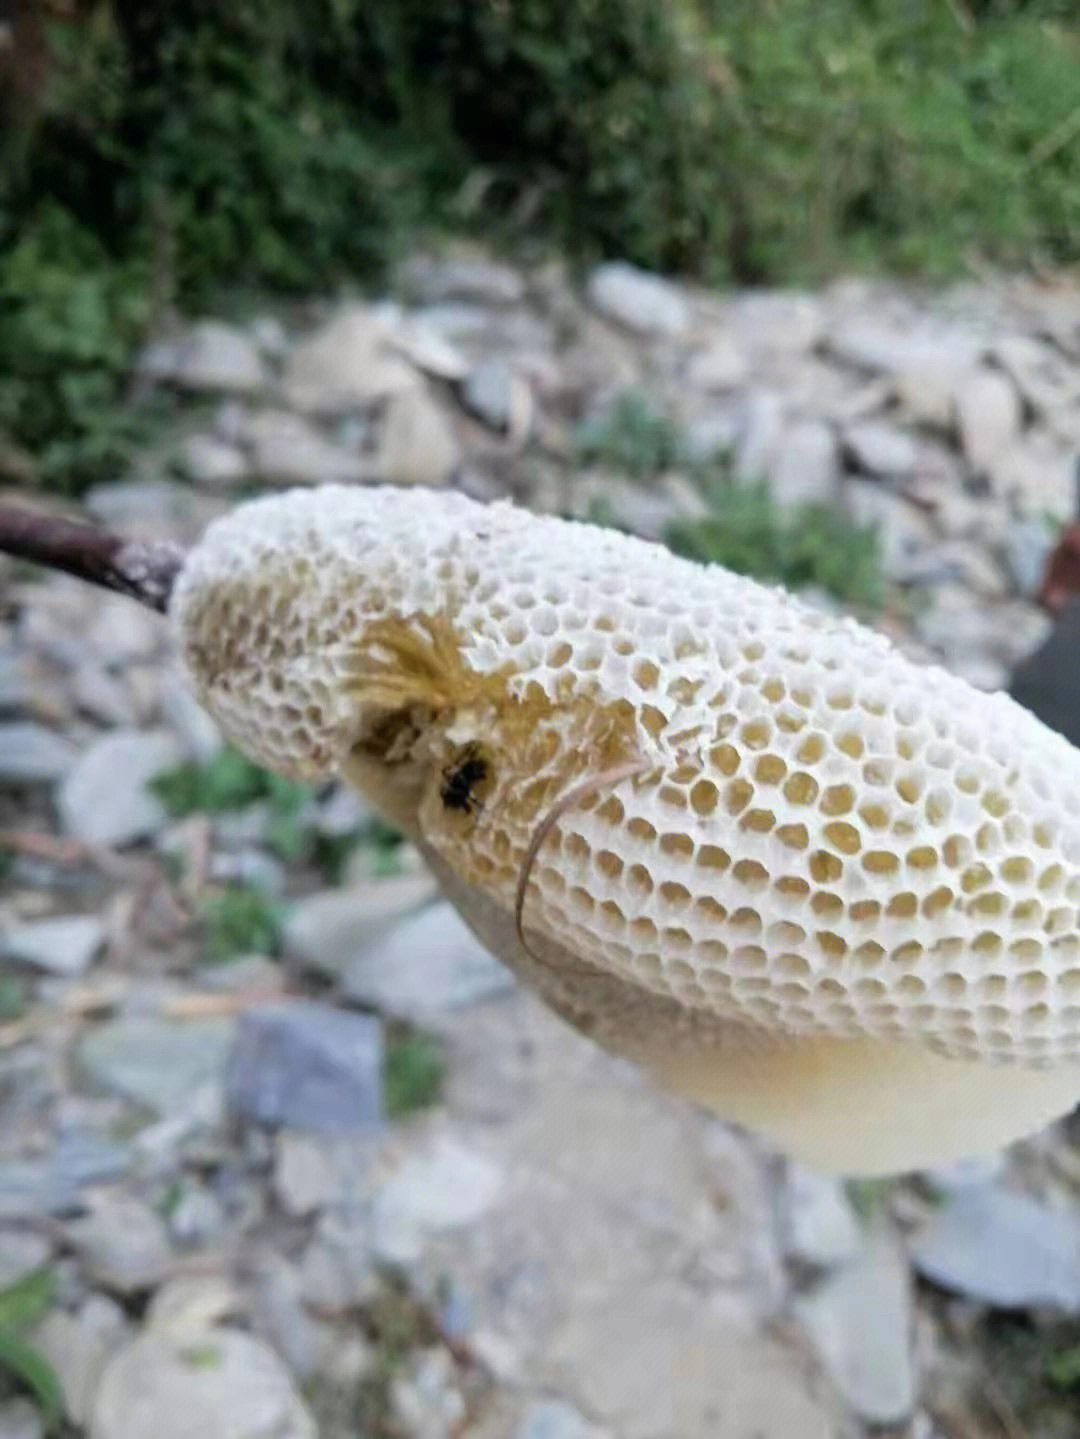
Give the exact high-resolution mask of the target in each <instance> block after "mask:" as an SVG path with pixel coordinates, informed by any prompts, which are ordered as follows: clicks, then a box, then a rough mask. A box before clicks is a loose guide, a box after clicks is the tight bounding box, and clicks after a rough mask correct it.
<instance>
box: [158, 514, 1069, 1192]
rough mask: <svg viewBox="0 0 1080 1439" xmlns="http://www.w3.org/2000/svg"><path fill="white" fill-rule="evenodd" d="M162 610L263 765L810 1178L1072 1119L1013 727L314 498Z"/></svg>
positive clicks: (608, 553)
mask: <svg viewBox="0 0 1080 1439" xmlns="http://www.w3.org/2000/svg"><path fill="white" fill-rule="evenodd" d="M171 608H172V614H173V617H174V620H175V624H176V627H177V631H178V634H179V637H180V642H181V645H182V649H183V654H184V657H185V661H186V664H187V666H188V668H189V670H190V672H191V674H192V676H193V677H194V680H195V683H196V685H197V688H198V691H199V694H200V695H201V697H202V699H203V701H204V703H205V704H206V706H207V707H208V708H209V710H210V711H211V712H212V713H213V714H214V715H215V716H216V718H217V719H218V721H219V722H220V723H221V725H222V727H223V729H224V731H225V733H226V734H227V735H228V737H229V738H230V739H231V740H233V741H234V742H235V743H236V744H238V745H239V746H240V747H241V748H242V749H244V750H245V751H246V752H247V753H248V754H249V755H251V756H252V757H253V758H254V759H256V760H258V761H260V762H261V763H263V764H265V765H267V766H269V767H270V768H272V769H275V770H279V771H281V772H283V773H286V774H291V775H297V776H303V777H308V778H313V779H319V778H324V777H329V776H332V775H335V774H343V775H345V776H346V777H348V778H349V779H350V780H351V781H352V782H353V783H355V784H357V785H358V786H359V787H360V788H361V790H363V792H364V793H365V794H366V795H368V797H369V798H370V799H371V800H372V802H373V803H374V804H375V805H376V806H378V807H379V809H380V810H381V811H382V812H383V813H384V814H385V815H386V816H387V817H388V818H390V819H391V820H392V821H394V822H395V823H397V824H398V825H400V826H402V827H403V828H404V829H405V830H406V831H407V832H408V833H409V834H410V835H411V836H412V837H413V838H414V840H415V841H416V842H417V843H418V844H419V845H420V846H421V847H422V848H423V850H424V852H425V854H426V855H427V857H428V859H429V861H430V863H431V864H432V865H433V867H434V868H435V870H436V872H437V873H438V875H439V877H440V880H441V882H442V884H443V886H444V888H445V889H446V891H447V893H448V894H449V895H450V896H451V898H452V899H453V900H454V902H455V903H456V904H457V905H458V906H459V908H460V909H461V910H462V912H463V914H465V916H466V918H467V919H468V920H469V922H470V923H471V924H472V925H473V926H474V928H475V929H476V930H477V932H478V933H479V934H480V935H481V937H482V938H483V939H484V940H485V942H486V943H487V944H488V945H489V947H490V948H491V949H492V950H493V951H494V952H495V953H496V954H497V955H498V956H499V957H500V958H501V959H503V960H504V961H505V962H507V963H508V964H509V965H511V966H512V967H513V968H514V969H515V970H516V971H517V972H518V973H519V974H520V975H521V976H522V977H523V978H524V979H526V980H527V982H529V983H530V984H532V985H533V986H535V987H536V988H537V989H538V990H539V991H540V993H541V994H542V995H543V996H544V997H545V999H546V1000H547V1001H548V1002H549V1003H550V1004H551V1005H552V1006H553V1007H554V1008H556V1009H557V1010H558V1011H559V1012H560V1013H562V1014H563V1015H565V1016H566V1017H567V1018H568V1019H569V1020H570V1021H571V1022H572V1023H574V1024H576V1025H577V1026H578V1027H579V1028H581V1029H582V1030H584V1031H585V1032H587V1033H589V1034H590V1035H592V1036H593V1037H594V1038H595V1039H596V1040H598V1041H599V1042H600V1043H601V1044H604V1045H605V1046H607V1047H609V1048H611V1049H614V1050H616V1051H618V1052H620V1053H623V1054H626V1055H628V1056H630V1057H631V1058H633V1059H635V1060H637V1061H638V1062H640V1063H641V1064H643V1065H644V1066H645V1067H646V1068H648V1069H649V1070H651V1071H652V1072H653V1073H654V1074H655V1075H656V1076H657V1077H658V1078H659V1079H660V1080H661V1081H662V1082H664V1083H666V1084H667V1085H668V1086H669V1087H671V1088H673V1089H675V1090H677V1091H679V1092H681V1093H684V1094H687V1095H690V1096H692V1097H694V1098H696V1099H698V1100H701V1101H702V1102H704V1103H706V1104H708V1105H710V1106H711V1107H712V1108H714V1109H715V1110H716V1112H718V1113H719V1114H721V1115H723V1116H725V1117H728V1118H731V1119H734V1120H737V1121H739V1122H742V1123H744V1124H747V1125H749V1126H751V1127H753V1128H756V1129H758V1130H760V1131H761V1132H763V1133H764V1134H766V1135H768V1136H769V1137H771V1138H772V1139H774V1140H775V1141H776V1142H778V1143H780V1144H782V1145H783V1146H785V1147H787V1148H789V1149H791V1150H793V1151H796V1152H798V1153H801V1154H803V1155H804V1156H806V1157H808V1158H810V1159H811V1160H814V1161H816V1162H818V1163H820V1164H824V1165H829V1166H832V1167H834V1168H839V1169H845V1170H849V1171H860V1172H871V1171H875V1170H888V1169H897V1168H905V1167H910V1166H912V1165H916V1164H925V1163H928V1162H931V1161H937V1160H942V1159H946V1158H949V1157H952V1156H954V1155H959V1154H962V1153H968V1152H975V1151H978V1150H980V1149H987V1148H990V1147H993V1146H995V1145H997V1144H999V1143H1003V1142H1005V1141H1007V1140H1009V1139H1012V1138H1014V1137H1016V1136H1018V1135H1020V1134H1022V1133H1024V1132H1025V1131H1027V1130H1030V1129H1032V1128H1035V1127H1037V1126H1038V1125H1039V1124H1041V1123H1043V1122H1045V1121H1046V1120H1048V1119H1049V1118H1051V1117H1054V1116H1056V1115H1058V1114H1061V1113H1063V1112H1064V1111H1065V1110H1066V1109H1068V1108H1069V1107H1071V1105H1072V1104H1073V1103H1075V1102H1076V1100H1077V1099H1078V1098H1080V933H1078V928H1077V907H1078V905H1080V753H1078V752H1077V751H1076V750H1074V749H1073V748H1072V747H1071V746H1070V745H1068V744H1066V743H1065V741H1063V740H1062V739H1060V738H1059V737H1058V736H1057V735H1055V734H1053V733H1052V732H1051V731H1050V730H1048V729H1047V728H1046V727H1045V726H1043V725H1042V724H1041V723H1039V721H1037V720H1036V719H1034V718H1033V717H1032V716H1031V715H1029V714H1028V713H1027V712H1026V711H1024V710H1023V709H1021V708H1020V707H1019V706H1018V705H1016V704H1015V703H1013V702H1012V701H1011V700H1010V699H1008V698H1007V697H1006V696H1002V695H987V694H983V693H980V692H978V691H976V690H974V689H972V688H971V687H970V686H969V685H967V684H965V683H964V682H963V681H961V680H959V679H956V678H954V677H952V676H950V675H947V674H945V673H943V672H942V671H941V670H938V669H931V668H922V667H920V666H918V665H915V664H913V663H911V662H909V661H908V660H906V659H905V658H903V657H902V656H901V655H900V654H898V653H897V651H896V650H895V649H893V648H892V647H891V645H890V644H889V643H888V642H887V641H886V640H885V639H884V638H882V637H881V636H879V635H877V634H875V633H873V632H872V631H870V630H868V629H865V628H863V627H861V626H859V625H857V624H855V623H853V622H851V621H846V620H836V619H832V618H828V617H825V616H823V615H821V614H819V613H817V612H815V611H813V610H811V609H809V608H807V607H806V606H804V605H803V604H801V603H799V602H798V601H797V600H795V599H793V598H792V597H791V596H789V595H787V594H785V593H783V592H782V591H779V590H774V589H771V588H768V587H765V586H762V585H759V584H756V583H753V582H752V581H750V580H747V579H743V578H740V577H738V576H736V575H732V574H730V573H728V572H727V571H725V570H723V569H721V568H719V567H702V566H698V565H695V564H692V563H689V562H687V561H684V560H681V559H678V558H675V557H674V556H672V555H671V554H669V553H668V552H667V551H666V550H664V549H662V548H660V547H658V546H654V545H650V544H647V543H644V542H643V541H640V540H636V539H632V538H629V537H627V536H625V535H622V534H617V533H614V532H612V531H607V530H601V529H597V528H594V527H592V526H589V525H582V524H574V523H569V522H566V521H561V520H557V519H550V518H540V517H537V516H535V515H532V514H529V513H526V512H524V511H521V510H518V509H515V508H513V507H512V506H510V505H507V504H499V505H492V506H484V505H480V504H476V503H474V502H472V501H470V500H468V499H465V498H463V497H461V496H458V495H454V494H445V493H428V492H424V491H419V490H408V491H399V490H394V489H372V490H365V489H342V488H336V487H327V488H324V489H317V490H305V491H296V492H291V493H287V494H283V495H278V496H273V497H271V498H267V499H261V500H256V501H253V502H251V503H248V504H245V505H242V506H241V507H240V508H238V509H237V510H236V511H235V512H234V513H233V514H231V515H230V516H228V517H226V518H225V519H223V520H221V521H219V522H217V523H216V524H214V525H213V526H211V528H210V529H209V531H208V532H207V534H206V536H205V538H204V539H203V541H202V542H201V543H200V544H199V545H198V546H197V547H196V548H195V550H194V551H193V553H192V554H191V556H190V557H189V559H188V561H187V563H186V565H185V568H184V569H183V571H182V573H181V576H180V579H179V582H178V584H177V586H176V589H175V591H174V596H173V601H172V607H171Z"/></svg>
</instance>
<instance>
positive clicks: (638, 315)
mask: <svg viewBox="0 0 1080 1439" xmlns="http://www.w3.org/2000/svg"><path fill="white" fill-rule="evenodd" d="M585 294H586V298H587V300H588V302H589V304H590V305H592V307H593V309H595V310H598V311H599V312H600V314H601V315H603V316H604V317H605V318H606V319H609V320H614V321H615V322H616V323H617V324H620V325H623V326H625V328H626V329H628V330H632V331H633V332H634V333H635V334H638V335H643V336H644V335H650V336H666V337H669V338H670V337H672V336H675V335H682V334H685V333H686V331H687V330H689V328H690V306H689V304H688V302H687V300H686V297H685V295H684V294H683V291H682V289H681V288H680V287H679V286H678V285H676V284H674V283H673V282H672V281H671V280H666V279H664V278H663V276H661V275H654V274H651V273H649V272H648V271H647V270H640V269H638V268H637V266H636V265H628V264H627V263H626V262H625V261H623V260H609V261H607V262H606V263H605V264H602V265H597V267H596V269H594V270H593V272H592V274H591V275H590V276H589V278H588V282H587V284H586V287H585Z"/></svg>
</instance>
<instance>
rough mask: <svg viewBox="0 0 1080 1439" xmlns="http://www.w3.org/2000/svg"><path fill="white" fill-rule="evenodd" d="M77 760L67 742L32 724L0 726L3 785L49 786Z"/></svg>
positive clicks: (75, 753)
mask: <svg viewBox="0 0 1080 1439" xmlns="http://www.w3.org/2000/svg"><path fill="white" fill-rule="evenodd" d="M78 756H79V752H78V750H77V749H76V748H75V746H74V745H73V744H72V743H71V741H70V740H68V739H65V738H64V736H63V735H59V734H56V733H55V732H54V731H53V730H50V729H46V728H45V726H44V725H40V724H35V723H34V721H33V720H14V721H12V722H10V723H7V724H0V780H2V781H3V782H4V783H5V784H52V783H53V782H54V781H55V780H58V779H62V778H63V776H64V775H65V774H67V772H68V770H70V769H71V767H72V765H73V764H74V763H75V761H76V760H77V759H78Z"/></svg>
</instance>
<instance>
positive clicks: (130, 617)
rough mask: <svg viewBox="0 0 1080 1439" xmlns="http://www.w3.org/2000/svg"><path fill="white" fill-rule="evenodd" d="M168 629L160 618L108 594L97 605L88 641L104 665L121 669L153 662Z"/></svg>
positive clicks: (88, 628)
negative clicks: (137, 661) (139, 662)
mask: <svg viewBox="0 0 1080 1439" xmlns="http://www.w3.org/2000/svg"><path fill="white" fill-rule="evenodd" d="M164 640H165V626H164V622H163V621H162V619H161V616H160V615H156V614H154V612H153V611H152V610H148V609H144V608H143V607H142V606H141V605H133V604H132V603H131V601H130V600H129V599H128V598H126V597H125V596H123V595H106V596H105V598H104V599H102V600H99V601H98V602H97V604H95V606H94V609H93V614H92V617H91V620H90V623H89V625H88V626H87V628H86V642H87V644H88V645H89V647H90V648H91V649H92V650H94V652H95V653H96V654H97V656H98V658H99V659H100V660H101V661H102V663H103V664H105V665H108V666H111V667H113V668H116V669H122V668H123V667H124V666H126V665H130V664H132V663H134V662H135V661H136V660H152V659H154V658H155V657H156V656H157V655H158V653H159V652H160V651H161V648H162V645H163V643H164Z"/></svg>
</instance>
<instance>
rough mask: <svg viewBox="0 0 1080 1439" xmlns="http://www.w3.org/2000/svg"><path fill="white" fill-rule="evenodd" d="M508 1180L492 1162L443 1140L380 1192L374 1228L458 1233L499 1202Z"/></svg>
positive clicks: (403, 1168)
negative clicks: (384, 1227) (384, 1226)
mask: <svg viewBox="0 0 1080 1439" xmlns="http://www.w3.org/2000/svg"><path fill="white" fill-rule="evenodd" d="M504 1182H505V1181H504V1176H503V1172H502V1170H501V1169H500V1168H499V1166H498V1165H497V1164H496V1163H495V1162H494V1160H491V1159H489V1158H487V1156H486V1155H482V1154H478V1153H476V1152H475V1151H474V1150H471V1149H468V1148H466V1147H465V1146H464V1145H463V1144H461V1143H460V1142H459V1141H457V1140H456V1139H452V1138H450V1137H449V1136H445V1135H444V1136H439V1137H438V1138H436V1139H435V1141H434V1142H433V1143H432V1144H430V1145H429V1146H428V1148H427V1149H425V1150H422V1151H421V1152H420V1153H418V1154H413V1155H410V1156H409V1157H408V1158H407V1159H406V1160H405V1162H404V1163H403V1164H402V1165H401V1167H400V1169H399V1170H398V1171H397V1173H396V1174H395V1175H394V1176H393V1177H392V1178H391V1179H388V1180H387V1181H386V1183H385V1184H383V1185H382V1186H381V1187H380V1188H379V1189H378V1190H377V1191H376V1193H375V1195H374V1197H373V1200H372V1217H373V1220H374V1223H375V1224H376V1226H380V1225H385V1224H386V1222H387V1221H388V1220H392V1222H393V1223H394V1225H395V1226H400V1227H401V1229H402V1231H404V1230H405V1229H407V1228H414V1229H415V1230H418V1231H419V1232H420V1233H421V1234H424V1233H431V1234H437V1233H440V1232H441V1231H443V1230H446V1229H457V1228H460V1227H462V1226H464V1225H467V1224H474V1223H476V1221H477V1220H479V1219H482V1218H483V1216H484V1215H485V1214H487V1213H488V1211H489V1210H490V1209H491V1208H492V1207H493V1206H494V1205H495V1204H496V1203H497V1202H498V1200H499V1197H500V1195H501V1194H502V1192H503V1188H504Z"/></svg>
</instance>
